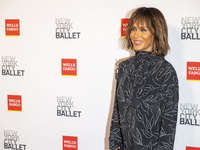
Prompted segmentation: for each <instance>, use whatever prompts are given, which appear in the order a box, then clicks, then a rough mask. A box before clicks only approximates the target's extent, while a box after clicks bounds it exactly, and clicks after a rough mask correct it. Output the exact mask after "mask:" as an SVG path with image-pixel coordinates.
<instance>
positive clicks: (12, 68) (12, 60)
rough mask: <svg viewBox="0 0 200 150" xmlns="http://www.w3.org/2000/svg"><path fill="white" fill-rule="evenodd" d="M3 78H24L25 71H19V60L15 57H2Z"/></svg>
mask: <svg viewBox="0 0 200 150" xmlns="http://www.w3.org/2000/svg"><path fill="white" fill-rule="evenodd" d="M1 62H2V64H3V65H2V67H1V68H2V75H3V76H24V72H25V70H17V69H16V67H18V64H17V62H18V61H17V60H16V57H15V56H1Z"/></svg>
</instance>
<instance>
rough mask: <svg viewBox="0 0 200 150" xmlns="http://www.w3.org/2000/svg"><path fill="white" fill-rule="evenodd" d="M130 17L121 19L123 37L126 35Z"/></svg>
mask: <svg viewBox="0 0 200 150" xmlns="http://www.w3.org/2000/svg"><path fill="white" fill-rule="evenodd" d="M128 21H129V19H127V18H125V19H121V37H125V36H126V26H127V25H128Z"/></svg>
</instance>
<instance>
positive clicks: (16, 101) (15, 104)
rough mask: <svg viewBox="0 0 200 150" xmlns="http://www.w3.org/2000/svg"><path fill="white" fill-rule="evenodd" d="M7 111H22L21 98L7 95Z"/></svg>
mask: <svg viewBox="0 0 200 150" xmlns="http://www.w3.org/2000/svg"><path fill="white" fill-rule="evenodd" d="M8 111H16V112H21V111H22V96H21V95H8Z"/></svg>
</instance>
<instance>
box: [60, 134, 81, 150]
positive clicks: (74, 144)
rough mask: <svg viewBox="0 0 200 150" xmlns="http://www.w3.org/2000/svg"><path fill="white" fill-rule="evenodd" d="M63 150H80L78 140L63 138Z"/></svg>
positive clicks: (75, 138)
mask: <svg viewBox="0 0 200 150" xmlns="http://www.w3.org/2000/svg"><path fill="white" fill-rule="evenodd" d="M63 150H78V138H77V137H74V136H63Z"/></svg>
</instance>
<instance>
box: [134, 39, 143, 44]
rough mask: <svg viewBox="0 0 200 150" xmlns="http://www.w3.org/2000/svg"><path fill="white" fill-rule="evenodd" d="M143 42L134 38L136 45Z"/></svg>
mask: <svg viewBox="0 0 200 150" xmlns="http://www.w3.org/2000/svg"><path fill="white" fill-rule="evenodd" d="M140 44H142V41H138V40H134V45H140Z"/></svg>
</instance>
